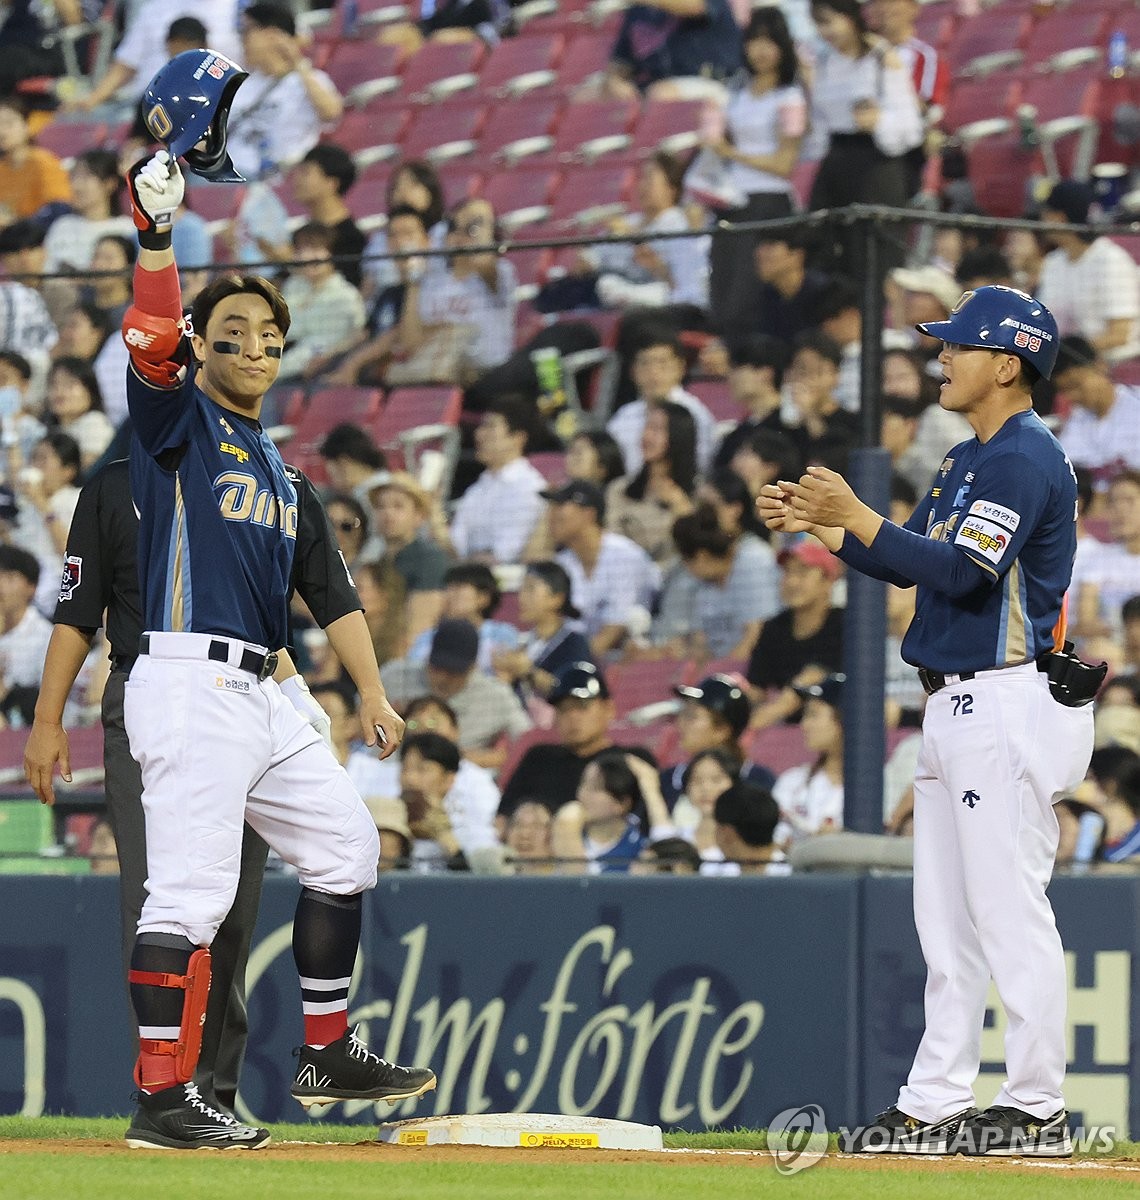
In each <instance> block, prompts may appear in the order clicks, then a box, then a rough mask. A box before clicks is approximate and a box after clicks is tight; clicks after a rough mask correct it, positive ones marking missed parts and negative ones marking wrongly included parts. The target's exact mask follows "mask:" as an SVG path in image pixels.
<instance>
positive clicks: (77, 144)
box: [34, 121, 107, 158]
mask: <svg viewBox="0 0 1140 1200" xmlns="http://www.w3.org/2000/svg"><path fill="white" fill-rule="evenodd" d="M106 134H107V126H106V125H104V124H103V122H102V121H52V122H51V123H50V124H48V125H45V126H44V127H43V128H42V129H41V130H40V131H39V133H37V134H36V136H35V138H34V141H35V143H36V145H37V146H42V147H43V149H45V150H50V151H51V152H52V154H54V155H55V156H56V157H57V158H74V157H75V156H76V155H77V154H82V153H83V151H84V150H94V149H95V147H97V146H101V145H102V144H103V139H104V138H105V137H106Z"/></svg>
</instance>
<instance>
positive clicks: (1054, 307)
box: [1036, 179, 1140, 363]
mask: <svg viewBox="0 0 1140 1200" xmlns="http://www.w3.org/2000/svg"><path fill="white" fill-rule="evenodd" d="M1092 202H1093V190H1092V186H1091V185H1090V184H1087V183H1080V182H1078V181H1077V180H1075V179H1066V180H1064V181H1062V182H1061V183H1058V184H1057V185H1056V187H1054V188H1053V190H1052V191H1051V192H1050V193H1049V197H1048V199H1047V200H1046V201H1045V203H1044V204H1043V205H1042V206H1041V219H1042V220H1043V221H1049V222H1057V223H1068V224H1070V225H1083V224H1085V223H1086V222H1087V221H1088V219H1089V209H1090V208H1091V206H1092ZM1045 238H1046V240H1047V241H1048V242H1049V243H1050V244H1051V245H1053V246H1055V247H1056V249H1055V250H1051V251H1050V252H1049V253H1048V254H1046V255H1045V261H1044V262H1043V263H1042V265H1041V281H1040V283H1039V284H1038V286H1037V292H1036V296H1037V298H1038V299H1039V300H1040V301H1041V303H1042V304H1044V305H1045V306H1046V307H1047V308H1048V309H1049V310H1050V312H1052V314H1053V315H1054V316H1055V317H1056V318H1057V328H1058V329H1060V331H1061V335H1062V336H1063V337H1067V336H1068V335H1069V334H1074V333H1079V334H1080V335H1081V336H1082V337H1084V338H1087V339H1088V341H1090V342H1091V343H1092V344H1093V346H1094V347H1095V349H1096V351H1097V353H1098V354H1099V355H1100V356H1101V358H1103V359H1104V361H1105V362H1107V363H1118V362H1122V361H1123V360H1124V359H1128V358H1135V357H1136V355H1137V354H1140V271H1138V269H1137V266H1136V263H1135V262H1134V261H1133V260H1132V256H1131V255H1130V254H1129V253H1128V251H1127V250H1125V249H1124V247H1123V246H1118V245H1117V244H1116V243H1115V242H1113V241H1111V240H1110V239H1109V238H1106V237H1098V236H1097V235H1096V234H1095V233H1071V232H1064V231H1058V232H1055V233H1046V234H1045Z"/></svg>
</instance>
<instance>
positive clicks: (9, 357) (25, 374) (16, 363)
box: [0, 349, 32, 383]
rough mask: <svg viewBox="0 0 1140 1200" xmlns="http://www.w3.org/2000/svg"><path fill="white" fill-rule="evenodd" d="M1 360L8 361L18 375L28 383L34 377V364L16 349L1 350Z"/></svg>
mask: <svg viewBox="0 0 1140 1200" xmlns="http://www.w3.org/2000/svg"><path fill="white" fill-rule="evenodd" d="M0 362H2V363H7V364H8V366H10V367H11V368H12V370H13V371H15V372H16V374H17V375H19V377H20V378H21V379H22V380H23V381H24V382H25V383H28V382H29V381H30V380H31V378H32V364H31V363H30V362H28V360H27V359H26V358H25V357H24V356H23V355H22V354H17V353H16V351H15V350H7V349H5V350H0Z"/></svg>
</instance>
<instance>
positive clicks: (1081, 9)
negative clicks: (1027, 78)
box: [994, 0, 1110, 66]
mask: <svg viewBox="0 0 1140 1200" xmlns="http://www.w3.org/2000/svg"><path fill="white" fill-rule="evenodd" d="M994 15H995V16H996V15H997V14H996V13H995V14H994ZM1109 20H1110V14H1109V12H1108V11H1107V10H1106V9H1103V8H1099V7H1098V6H1097V5H1096V4H1092V3H1089V0H1081V2H1080V3H1078V4H1073V5H1071V6H1070V7H1068V8H1058V9H1056V10H1055V11H1054V12H1051V13H1046V14H1045V15H1044V16H1043V17H1041V18H1040V20H1038V22H1037V23H1036V24H1035V25H1034V26H1033V28H1032V29H1031V30H1030V32H1029V36H1028V38H1027V39H1026V42H1025V61H1026V63H1028V64H1029V65H1031V66H1032V65H1034V64H1036V63H1043V62H1047V61H1048V60H1049V59H1050V58H1052V57H1053V56H1054V55H1056V54H1061V53H1063V52H1065V51H1068V50H1075V49H1078V48H1080V47H1084V46H1088V47H1095V46H1100V45H1101V44H1102V43H1103V42H1104V40H1105V38H1106V37H1107V36H1108V25H1109Z"/></svg>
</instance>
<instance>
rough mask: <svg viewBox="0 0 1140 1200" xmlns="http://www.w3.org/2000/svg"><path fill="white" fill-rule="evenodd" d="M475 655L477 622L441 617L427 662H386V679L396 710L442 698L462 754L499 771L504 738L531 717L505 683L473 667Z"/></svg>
mask: <svg viewBox="0 0 1140 1200" xmlns="http://www.w3.org/2000/svg"><path fill="white" fill-rule="evenodd" d="M478 657H479V631H478V630H477V629H476V628H475V626H474V625H472V624H471V622H470V621H462V620H443V621H440V623H439V625H438V626H437V627H436V631H435V633H434V634H433V635H432V640H431V651H430V653H429V654H428V660H427V663H426V665H420V664H418V663H414V662H412V661H410V660H409V659H407V658H402V659H397V660H395V661H393V662H390V663H388V664H387V665H386V666H385V668H384V683H385V686H386V687H387V689H388V694H389V696H391V697H392V703H393V704H395V705H396V706H397V707H398V708H403V707H405V706H406V705H407V704H408V703H409V702H410V701H412V700H415V699H416V698H417V697H419V696H427V695H429V694H430V695H434V696H439V697H441V698H442V699H444V700H446V701H447V702H448V704H450V705H451V707H452V708H453V709H454V710H455V715H456V717H457V718H458V720H459V747H460V749H461V750H462V751H463V754H464V757H466V758H469V759H471V761H472V762H474V763H476V764H477V765H478V766H481V767H486V768H487V769H488V770H490V771H497V770H498V769H499V768H500V767H501V766H502V765H503V763H504V762H505V761H506V757H507V754H506V749H505V748H504V746H503V744H502V743H503V739H504V738H514V737H518V736H519V734H522V733H526V731H527V730H528V729H530V728H531V720H530V717H528V716H527V714H526V710H525V709H524V708H523V706H522V704H521V703H520V701H519V698H518V696H516V695H515V693H514V690H513V689H512V688H511V687H510V685H509V684H506V683H504V682H503V681H502V680H501V679H496V678H494V677H493V676H490V675H486V674H484V673H483V672H482V671H480V670H478V669H477V666H476V660H477V659H478Z"/></svg>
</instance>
